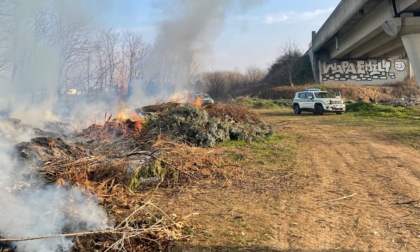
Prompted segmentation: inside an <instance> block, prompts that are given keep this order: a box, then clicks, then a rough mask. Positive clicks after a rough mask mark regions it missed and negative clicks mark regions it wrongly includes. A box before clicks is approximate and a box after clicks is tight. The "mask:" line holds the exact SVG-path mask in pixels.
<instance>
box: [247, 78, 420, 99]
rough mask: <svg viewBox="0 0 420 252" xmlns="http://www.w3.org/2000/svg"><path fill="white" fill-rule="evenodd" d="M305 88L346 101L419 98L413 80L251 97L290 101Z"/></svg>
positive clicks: (277, 91) (286, 90)
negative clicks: (340, 96)
mask: <svg viewBox="0 0 420 252" xmlns="http://www.w3.org/2000/svg"><path fill="white" fill-rule="evenodd" d="M307 87H320V88H322V89H327V90H328V91H331V92H341V95H342V96H343V97H344V98H345V99H346V100H347V101H349V100H351V101H363V102H384V101H385V102H386V101H390V100H392V99H394V98H401V97H409V96H420V88H419V86H418V84H417V82H416V81H415V80H414V79H411V80H408V81H405V82H401V83H398V84H395V85H387V86H353V85H344V84H328V85H316V84H313V85H304V86H294V87H286V86H280V87H275V88H272V89H267V90H263V91H259V92H258V93H254V94H253V95H255V96H257V97H260V98H265V99H292V98H293V97H294V95H295V93H296V92H298V91H302V90H304V89H305V88H307Z"/></svg>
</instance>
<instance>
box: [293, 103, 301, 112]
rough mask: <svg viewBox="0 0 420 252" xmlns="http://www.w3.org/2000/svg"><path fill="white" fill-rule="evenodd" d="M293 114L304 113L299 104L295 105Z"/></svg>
mask: <svg viewBox="0 0 420 252" xmlns="http://www.w3.org/2000/svg"><path fill="white" fill-rule="evenodd" d="M293 112H295V114H296V115H298V114H300V113H302V110H300V107H299V105H298V104H295V105H293Z"/></svg>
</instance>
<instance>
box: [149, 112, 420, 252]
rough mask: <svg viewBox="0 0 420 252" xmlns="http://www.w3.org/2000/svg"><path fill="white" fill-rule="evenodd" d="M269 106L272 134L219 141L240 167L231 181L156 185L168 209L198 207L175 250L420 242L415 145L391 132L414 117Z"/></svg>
mask: <svg viewBox="0 0 420 252" xmlns="http://www.w3.org/2000/svg"><path fill="white" fill-rule="evenodd" d="M265 115H266V116H265V119H266V120H269V121H271V123H273V124H274V125H276V132H277V134H278V135H277V136H276V137H272V138H269V139H268V140H267V141H266V142H262V143H250V144H243V145H240V144H238V145H239V146H238V145H235V144H232V145H228V146H219V147H217V148H215V150H214V152H215V153H219V155H222V156H224V157H225V159H226V160H236V162H237V165H238V167H240V168H241V169H240V170H241V171H242V172H241V173H239V174H238V175H237V176H233V177H231V179H230V180H231V182H230V183H228V184H226V183H225V184H222V185H211V186H209V185H208V184H206V185H203V184H202V183H201V182H199V181H197V183H194V184H192V185H188V186H181V187H179V188H177V189H175V190H174V189H171V188H161V189H158V190H157V191H156V192H155V196H154V197H155V198H154V200H156V201H157V202H160V204H161V205H164V206H165V209H166V211H169V212H176V213H178V214H181V215H186V214H191V213H199V215H196V216H194V218H192V219H191V220H190V224H191V229H190V233H189V234H191V235H192V236H193V237H192V239H191V240H190V241H189V242H186V243H185V244H183V245H178V246H177V247H175V248H173V249H171V251H242V250H246V251H302V250H304V251H306V250H308V251H418V250H419V249H420V224H419V221H418V220H419V218H420V198H419V195H420V166H419V163H420V159H419V154H420V153H419V146H418V145H416V144H414V145H413V144H408V143H406V142H404V141H403V139H398V138H397V139H395V138H393V137H391V136H392V135H393V134H394V133H395V132H394V130H395V129H401V130H402V129H404V128H406V127H409V128H411V127H414V128H416V129H417V130H419V128H418V127H419V125H418V123H417V124H416V122H415V121H410V120H397V119H396V120H395V121H392V122H391V121H390V120H389V118H388V119H381V118H376V119H375V118H374V119H369V118H368V119H363V118H354V117H352V116H350V115H342V116H338V115H325V116H314V115H312V114H303V115H301V116H294V115H292V111H291V110H289V109H285V110H275V111H273V110H272V111H265ZM416 125H417V126H416ZM412 137H413V139H415V141H418V140H419V138H418V136H416V135H413V136H412ZM416 137H417V138H416ZM416 139H417V140H416Z"/></svg>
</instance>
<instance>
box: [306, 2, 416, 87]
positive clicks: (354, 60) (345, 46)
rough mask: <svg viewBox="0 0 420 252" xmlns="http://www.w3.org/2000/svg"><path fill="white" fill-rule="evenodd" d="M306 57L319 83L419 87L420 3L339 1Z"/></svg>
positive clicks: (313, 35) (316, 34)
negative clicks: (409, 82)
mask: <svg viewBox="0 0 420 252" xmlns="http://www.w3.org/2000/svg"><path fill="white" fill-rule="evenodd" d="M308 53H309V56H310V59H311V64H312V70H313V73H314V77H315V80H316V81H317V82H318V83H328V82H337V81H338V82H340V81H342V82H354V84H360V85H366V84H372V85H374V84H387V83H388V84H391V83H393V82H396V81H398V80H402V79H406V78H408V77H410V76H413V75H414V76H416V79H417V82H418V83H419V84H420V0H342V1H341V2H340V3H339V5H338V6H337V7H336V9H335V10H334V11H333V13H332V14H331V15H330V17H329V18H328V19H327V21H326V22H325V23H324V24H323V25H322V27H321V28H320V29H319V31H318V32H313V33H312V42H311V45H310V48H309V50H308Z"/></svg>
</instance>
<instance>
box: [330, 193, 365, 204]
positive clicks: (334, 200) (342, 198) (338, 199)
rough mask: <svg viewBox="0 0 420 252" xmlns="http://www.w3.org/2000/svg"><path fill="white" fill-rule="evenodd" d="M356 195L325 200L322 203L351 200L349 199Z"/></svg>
mask: <svg viewBox="0 0 420 252" xmlns="http://www.w3.org/2000/svg"><path fill="white" fill-rule="evenodd" d="M356 194H357V193H352V194H350V195H346V196H343V197H340V198H337V199H332V200H326V201H323V202H324V203H330V202H336V201H340V200H344V199H348V198H351V197H353V196H355V195H356Z"/></svg>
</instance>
